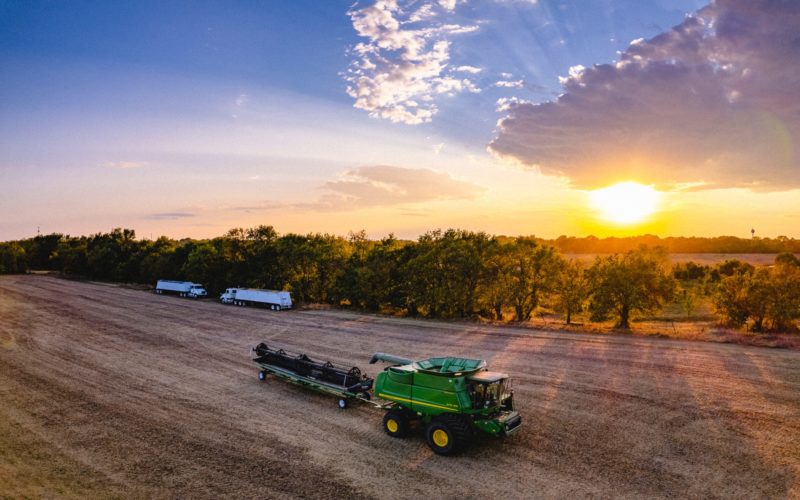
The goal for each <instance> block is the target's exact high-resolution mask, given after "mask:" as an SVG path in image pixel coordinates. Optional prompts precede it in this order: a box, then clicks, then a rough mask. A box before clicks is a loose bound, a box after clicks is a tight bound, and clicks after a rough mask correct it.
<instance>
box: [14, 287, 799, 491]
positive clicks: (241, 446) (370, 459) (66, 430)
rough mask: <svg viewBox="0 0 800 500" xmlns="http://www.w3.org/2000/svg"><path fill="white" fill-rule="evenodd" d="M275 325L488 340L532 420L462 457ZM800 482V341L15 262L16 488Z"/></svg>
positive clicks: (759, 486) (292, 331) (682, 487)
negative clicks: (326, 306) (588, 328)
mask: <svg viewBox="0 0 800 500" xmlns="http://www.w3.org/2000/svg"><path fill="white" fill-rule="evenodd" d="M260 341H266V342H267V343H269V344H274V345H276V346H284V347H286V348H289V349H292V350H295V351H303V352H305V353H307V354H308V355H309V356H311V357H315V358H322V359H326V358H327V359H330V360H332V361H334V362H339V363H344V364H348V365H353V364H357V365H358V366H360V367H361V368H362V369H366V371H367V372H368V373H370V374H372V375H374V374H375V372H376V370H379V369H381V368H380V367H378V366H370V365H368V364H367V361H368V360H369V358H370V356H371V354H372V353H373V352H374V351H384V352H389V353H393V354H398V355H405V356H410V357H417V358H421V357H427V356H430V355H439V354H453V355H464V356H470V357H482V358H485V359H487V360H488V361H489V366H490V368H492V369H495V370H500V371H505V372H508V373H510V374H511V375H512V377H513V379H514V390H515V401H516V403H517V406H518V409H519V410H520V412H521V413H522V415H523V418H524V424H523V429H522V430H521V431H520V432H519V433H517V434H515V435H513V436H511V437H509V438H507V439H493V438H488V437H487V438H482V439H479V440H478V442H477V443H476V444H475V446H473V447H472V448H470V449H469V450H468V451H467V452H466V453H465V454H463V455H461V456H458V457H439V456H436V455H434V454H433V453H432V452H431V451H430V450H429V449H428V447H427V446H426V445H425V443H424V439H423V437H422V435H421V433H415V434H413V435H412V436H411V437H409V438H407V439H404V440H395V439H392V438H390V437H388V436H387V435H385V434H384V432H383V430H382V428H381V418H382V414H381V412H380V411H379V410H376V409H374V408H370V407H368V406H367V405H364V404H357V405H354V407H351V408H350V409H348V410H339V409H338V408H337V405H336V401H335V399H334V398H331V397H329V396H324V395H320V394H317V393H313V392H310V391H308V390H304V389H300V388H298V387H296V386H292V385H289V384H286V383H284V382H280V381H276V380H268V381H267V382H259V381H258V379H257V377H256V374H257V370H256V367H255V365H254V364H253V363H252V361H251V358H250V353H249V350H250V348H251V347H252V346H254V345H255V344H257V343H258V342H260ZM3 495H8V496H10V497H20V496H28V497H67V498H69V497H87V496H91V497H125V498H136V497H139V498H141V497H183V498H216V497H248V498H252V497H265V498H292V497H313V498H333V497H337V498H359V497H361V498H410V497H433V498H438V497H441V498H455V497H459V498H481V497H483V498H486V497H489V498H503V497H504V498H532V497H536V498H539V497H570V498H572V497H588V496H591V497H617V498H626V497H627V498H642V497H647V498H658V497H681V498H685V497H694V498H698V497H703V498H714V497H716V498H743V497H749V498H766V497H769V498H786V497H794V498H798V497H800V352H797V351H786V350H779V349H765V348H754V347H743V346H736V345H724V344H709V343H699V342H682V341H674V340H664V339H650V338H641V337H624V336H596V335H592V336H590V335H581V334H568V333H549V332H541V331H529V330H521V329H519V330H518V329H515V328H508V327H506V328H495V327H488V326H479V325H474V324H469V323H458V324H453V323H441V322H428V321H417V320H407V319H398V318H382V317H375V316H366V315H357V314H351V313H347V312H341V311H288V312H280V313H276V312H271V311H267V310H261V309H258V310H256V309H249V308H236V307H233V306H223V305H220V304H217V303H214V302H211V301H197V302H195V301H191V300H187V299H180V298H175V297H166V296H157V295H155V294H152V293H148V292H144V291H141V290H132V289H126V288H121V287H115V286H110V285H102V284H92V283H80V282H71V281H66V280H60V279H57V278H52V277H47V276H12V277H9V276H6V277H0V497H2V496H3Z"/></svg>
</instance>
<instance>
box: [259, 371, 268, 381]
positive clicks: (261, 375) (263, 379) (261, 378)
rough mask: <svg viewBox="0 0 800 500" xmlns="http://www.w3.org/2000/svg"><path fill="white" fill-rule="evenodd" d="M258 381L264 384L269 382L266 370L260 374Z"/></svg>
mask: <svg viewBox="0 0 800 500" xmlns="http://www.w3.org/2000/svg"><path fill="white" fill-rule="evenodd" d="M258 380H260V381H262V382H263V381H265V380H267V372H266V371H264V370H261V371H260V372H258Z"/></svg>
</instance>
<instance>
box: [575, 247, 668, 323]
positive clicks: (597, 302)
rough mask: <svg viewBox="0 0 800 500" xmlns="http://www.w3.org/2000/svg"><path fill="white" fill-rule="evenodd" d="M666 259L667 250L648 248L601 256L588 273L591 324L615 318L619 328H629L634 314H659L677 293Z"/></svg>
mask: <svg viewBox="0 0 800 500" xmlns="http://www.w3.org/2000/svg"><path fill="white" fill-rule="evenodd" d="M666 260H667V259H666V251H664V250H663V249H649V248H647V247H642V248H640V249H638V250H631V251H629V252H628V253H626V254H624V255H619V254H614V255H611V256H608V257H598V258H597V259H596V260H595V262H594V264H593V265H592V266H591V267H590V268H589V269H588V270H587V271H586V273H587V278H588V280H589V288H590V297H591V299H590V302H589V311H590V313H591V318H592V321H604V320H606V319H608V318H609V317H611V316H614V317H616V318H617V327H618V328H623V329H629V328H630V319H631V316H632V315H634V314H636V313H643V314H650V313H654V312H656V311H658V310H659V309H660V308H661V307H662V306H663V305H664V303H665V302H666V301H668V300H670V299H671V298H672V295H673V293H674V290H675V279H674V278H673V277H672V275H671V274H670V273H669V272H668V270H667V263H666Z"/></svg>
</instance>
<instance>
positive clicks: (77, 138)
mask: <svg viewBox="0 0 800 500" xmlns="http://www.w3.org/2000/svg"><path fill="white" fill-rule="evenodd" d="M798 33H800V3H798V2H796V1H793V0H719V1H716V2H712V3H711V4H709V3H708V2H707V1H700V0H582V1H581V2H574V1H567V0H410V1H399V0H398V1H394V0H378V1H373V0H367V1H359V2H357V3H353V2H352V0H348V1H343V2H340V1H336V0H326V1H303V0H291V1H289V0H286V1H278V0H274V1H267V2H261V1H241V2H233V1H226V2H221V1H220V2H210V1H193V2H180V1H174V2H162V1H152V2H150V1H146V0H142V1H136V2H126V1H119V2H101V1H93V2H89V1H86V2H84V1H71V2H59V1H52V2H44V1H37V0H28V1H16V0H14V1H11V0H0V241H2V240H10V239H17V238H24V237H30V236H34V235H35V234H36V233H37V231H40V232H41V233H43V234H44V233H51V232H60V233H66V234H72V235H79V234H92V233H96V232H101V231H109V230H111V229H112V228H115V227H125V228H131V229H134V230H136V232H137V235H138V236H139V237H144V238H152V237H157V236H159V235H167V236H171V237H176V238H180V237H196V238H202V237H213V236H218V235H222V234H224V233H225V232H226V231H227V230H228V229H231V228H234V227H252V226H256V225H260V224H268V225H272V226H274V227H275V228H276V229H277V230H278V231H279V232H280V233H288V232H298V233H308V232H329V233H334V234H340V235H345V234H347V232H348V231H351V230H352V231H358V230H361V229H364V230H366V231H367V233H368V235H369V236H370V237H373V238H380V237H383V236H385V235H387V234H389V233H393V234H395V235H397V236H399V237H403V238H415V237H416V236H418V235H419V234H421V233H423V232H425V231H427V230H431V229H435V228H449V227H458V228H464V229H471V230H482V231H487V232H489V233H492V234H506V235H517V234H526V235H527V234H535V235H537V236H541V237H549V238H552V237H557V236H559V235H561V234H566V235H576V236H583V235H588V234H594V235H597V236H627V235H634V234H643V233H651V234H658V235H662V236H674V235H684V236H718V235H735V236H742V237H749V236H750V235H751V229H755V230H756V235H757V236H765V237H766V236H770V237H774V236H778V235H786V236H790V237H800V156H798V152H797V151H796V150H797V149H798V148H797V145H798V144H800V35H798ZM620 183H622V184H620ZM609 186H611V187H612V188H611V189H610V190H607V189H608V188H609ZM620 186H622V187H623V188H620ZM625 186H633V188H632V189H627V190H626V189H624V187H625Z"/></svg>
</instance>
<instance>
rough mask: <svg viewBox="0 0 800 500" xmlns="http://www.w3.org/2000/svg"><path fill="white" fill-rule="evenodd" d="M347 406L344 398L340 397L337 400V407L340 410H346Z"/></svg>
mask: <svg viewBox="0 0 800 500" xmlns="http://www.w3.org/2000/svg"><path fill="white" fill-rule="evenodd" d="M347 406H348V402H347V400H346V399H345V398H342V399H340V400H339V409H340V410H346V409H347Z"/></svg>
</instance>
